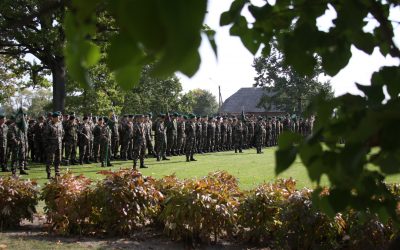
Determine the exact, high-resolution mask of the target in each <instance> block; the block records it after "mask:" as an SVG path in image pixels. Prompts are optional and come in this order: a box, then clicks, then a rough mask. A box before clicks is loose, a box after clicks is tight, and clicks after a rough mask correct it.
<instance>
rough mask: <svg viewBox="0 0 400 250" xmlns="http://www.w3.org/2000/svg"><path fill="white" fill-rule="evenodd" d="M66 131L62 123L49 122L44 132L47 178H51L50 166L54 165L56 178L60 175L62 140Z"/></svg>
mask: <svg viewBox="0 0 400 250" xmlns="http://www.w3.org/2000/svg"><path fill="white" fill-rule="evenodd" d="M63 135H64V130H63V127H62V124H61V123H60V122H56V123H53V122H49V123H48V124H47V125H46V127H45V128H44V131H43V137H44V140H45V145H46V172H47V178H50V173H51V169H50V166H51V165H52V164H54V170H55V173H56V176H58V175H60V163H61V157H62V156H61V151H62V138H63Z"/></svg>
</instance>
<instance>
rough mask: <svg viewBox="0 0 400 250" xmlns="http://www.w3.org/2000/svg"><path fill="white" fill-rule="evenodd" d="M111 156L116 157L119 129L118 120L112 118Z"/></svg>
mask: <svg viewBox="0 0 400 250" xmlns="http://www.w3.org/2000/svg"><path fill="white" fill-rule="evenodd" d="M110 127H111V156H110V157H111V158H112V159H116V158H117V157H118V149H119V131H118V127H119V126H118V121H117V120H116V119H114V120H113V121H111V125H110Z"/></svg>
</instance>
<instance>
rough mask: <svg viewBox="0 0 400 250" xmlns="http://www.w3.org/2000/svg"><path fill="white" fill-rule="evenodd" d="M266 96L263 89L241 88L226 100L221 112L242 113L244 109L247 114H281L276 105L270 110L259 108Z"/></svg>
mask: <svg viewBox="0 0 400 250" xmlns="http://www.w3.org/2000/svg"><path fill="white" fill-rule="evenodd" d="M264 94H267V92H266V91H265V90H264V89H262V88H241V89H239V90H238V91H237V92H236V93H235V94H233V95H231V96H230V97H229V98H228V99H226V100H225V102H224V103H223V104H222V106H221V109H220V111H219V112H220V113H240V112H242V109H244V112H245V113H265V112H280V111H279V110H276V108H275V107H274V105H272V107H271V109H270V110H265V109H264V108H263V107H257V105H258V103H259V102H260V99H261V97H262V96H263V95H264Z"/></svg>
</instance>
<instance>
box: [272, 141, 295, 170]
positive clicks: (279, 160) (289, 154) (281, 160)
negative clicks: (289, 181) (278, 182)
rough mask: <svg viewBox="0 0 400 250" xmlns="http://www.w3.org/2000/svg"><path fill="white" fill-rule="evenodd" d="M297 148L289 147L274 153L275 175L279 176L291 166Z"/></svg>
mask: <svg viewBox="0 0 400 250" xmlns="http://www.w3.org/2000/svg"><path fill="white" fill-rule="evenodd" d="M296 155H297V148H296V147H293V146H292V147H289V148H286V149H278V150H277V151H276V152H275V161H276V162H275V174H276V175H279V174H280V173H282V172H283V171H285V170H286V169H288V168H289V167H290V165H292V163H293V162H294V161H295V160H296Z"/></svg>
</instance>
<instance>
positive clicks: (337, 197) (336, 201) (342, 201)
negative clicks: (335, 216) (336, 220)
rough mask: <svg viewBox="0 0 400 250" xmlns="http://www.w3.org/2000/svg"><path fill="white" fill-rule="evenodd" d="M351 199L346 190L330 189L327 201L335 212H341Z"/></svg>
mask: <svg viewBox="0 0 400 250" xmlns="http://www.w3.org/2000/svg"><path fill="white" fill-rule="evenodd" d="M350 199H351V195H350V191H349V190H347V189H338V188H331V189H330V190H329V196H328V200H329V203H330V205H331V207H332V208H333V210H334V211H335V212H340V211H343V210H344V209H345V208H346V207H347V205H348V204H349V201H350Z"/></svg>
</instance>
